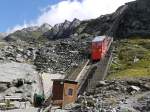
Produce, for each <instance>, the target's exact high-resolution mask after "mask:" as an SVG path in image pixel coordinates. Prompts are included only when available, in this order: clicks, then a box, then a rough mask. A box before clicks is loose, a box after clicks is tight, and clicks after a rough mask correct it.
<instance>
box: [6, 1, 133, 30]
mask: <svg viewBox="0 0 150 112" xmlns="http://www.w3.org/2000/svg"><path fill="white" fill-rule="evenodd" d="M129 1H134V0H65V1H61V2H59V3H57V4H55V5H49V6H48V7H46V8H44V9H42V12H41V15H40V16H39V17H38V18H37V19H36V20H33V21H32V22H30V23H28V24H23V25H17V26H15V27H14V28H12V29H9V32H12V31H15V30H18V29H21V28H24V27H28V26H31V25H38V26H39V25H41V24H43V23H49V24H50V25H52V26H53V25H55V24H57V23H61V22H63V21H64V20H66V19H67V20H70V21H71V20H73V19H74V18H78V19H80V20H84V19H92V18H96V17H99V16H100V15H104V14H107V13H112V12H114V11H115V10H116V9H117V8H118V7H119V6H121V5H123V4H124V3H126V2H129Z"/></svg>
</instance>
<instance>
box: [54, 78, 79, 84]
mask: <svg viewBox="0 0 150 112" xmlns="http://www.w3.org/2000/svg"><path fill="white" fill-rule="evenodd" d="M52 81H59V82H64V83H71V84H77V83H78V82H77V81H74V80H68V79H52Z"/></svg>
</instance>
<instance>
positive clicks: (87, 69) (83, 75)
mask: <svg viewBox="0 0 150 112" xmlns="http://www.w3.org/2000/svg"><path fill="white" fill-rule="evenodd" d="M112 42H113V38H112V40H111V41H110V43H109V45H108V46H109V47H108V48H110V47H111V43H112ZM111 60H112V53H111V50H110V49H109V50H108V53H107V54H106V56H105V57H104V58H103V59H102V60H101V61H98V62H97V63H91V61H90V60H85V61H84V62H83V63H82V64H81V65H80V66H79V67H78V68H77V69H76V70H74V72H73V73H72V74H68V75H67V76H66V77H65V78H64V79H66V80H73V81H77V82H78V84H79V88H78V94H82V93H83V92H84V91H85V90H87V89H91V88H92V87H95V86H96V83H97V82H98V81H100V80H104V78H105V77H106V75H107V71H108V68H109V65H110V63H111Z"/></svg>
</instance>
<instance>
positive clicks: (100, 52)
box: [91, 36, 112, 61]
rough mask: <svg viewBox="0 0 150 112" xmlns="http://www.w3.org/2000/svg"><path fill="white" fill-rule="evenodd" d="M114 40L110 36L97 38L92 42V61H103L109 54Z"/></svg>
mask: <svg viewBox="0 0 150 112" xmlns="http://www.w3.org/2000/svg"><path fill="white" fill-rule="evenodd" d="M111 42H112V38H111V37H108V36H97V37H95V38H94V39H93V40H92V48H91V59H92V61H99V60H101V59H102V58H103V57H104V56H105V55H106V53H107V51H108V49H109V47H110V44H111Z"/></svg>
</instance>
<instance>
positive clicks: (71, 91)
mask: <svg viewBox="0 0 150 112" xmlns="http://www.w3.org/2000/svg"><path fill="white" fill-rule="evenodd" d="M67 94H68V96H72V95H73V89H71V88H69V89H68V92H67Z"/></svg>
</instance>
